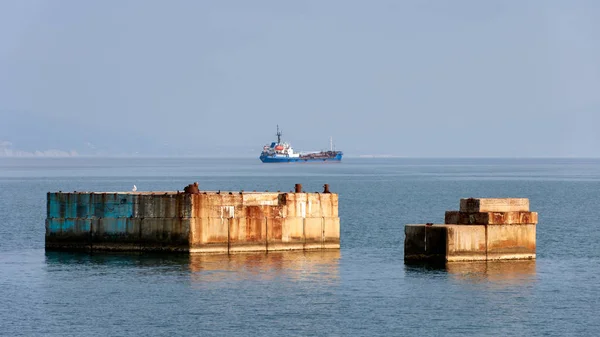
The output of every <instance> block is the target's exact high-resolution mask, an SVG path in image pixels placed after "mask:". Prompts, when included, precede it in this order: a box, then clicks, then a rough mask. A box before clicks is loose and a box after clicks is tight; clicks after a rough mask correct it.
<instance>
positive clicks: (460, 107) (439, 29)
mask: <svg viewBox="0 0 600 337" xmlns="http://www.w3.org/2000/svg"><path fill="white" fill-rule="evenodd" d="M598 17H600V2H598V1H595V0H588V1H583V0H581V1H578V0H574V1H553V0H538V1H533V0H531V1H527V0H525V1H517V0H514V1H512V0H509V1H504V0H503V1H494V0H489V1H479V0H471V1H467V0H456V1H442V0H438V1H427V0H420V1H408V0H406V1H400V0H390V1H386V0H375V1H363V0H361V1H351V0H315V1H311V0H306V1H280V0H273V1H261V0H255V1H244V0H239V1H201V0H189V1H184V0H179V1H177V0H174V1H163V0H159V1H155V0H119V1H116V0H115V1H99V0H98V1H92V0H90V1H79V0H74V1H66V0H55V1H48V0H45V1H36V0H19V1H9V0H0V155H1V154H2V149H4V151H5V152H4V153H5V154H6V153H12V154H14V153H17V152H18V151H21V153H35V151H38V152H37V153H38V154H40V153H41V154H44V153H46V154H49V155H53V154H56V153H77V154H80V155H150V156H153V155H157V156H163V155H169V156H179V155H192V156H232V157H236V156H258V155H259V153H260V151H261V149H262V146H263V145H265V144H267V143H270V142H271V141H272V140H274V138H275V132H276V127H277V125H279V127H280V128H281V129H282V131H283V138H284V139H285V140H286V141H289V142H290V143H291V144H292V145H293V146H294V148H295V150H297V151H308V150H320V149H327V148H329V138H330V137H333V140H334V142H335V144H336V148H337V149H338V150H342V151H344V153H345V154H346V155H347V156H359V155H394V156H401V157H600V132H599V131H598V130H599V128H600V20H597V18H598ZM7 150H10V151H12V152H8V151H7ZM48 151H49V152H48ZM53 151H54V152H53ZM61 151H62V152H61ZM71 151H73V152H71Z"/></svg>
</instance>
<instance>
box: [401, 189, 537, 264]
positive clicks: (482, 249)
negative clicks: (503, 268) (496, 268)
mask: <svg viewBox="0 0 600 337" xmlns="http://www.w3.org/2000/svg"><path fill="white" fill-rule="evenodd" d="M537 222H538V214H537V213H536V212H530V211H529V199H524V198H506V199H486V198H479V199H475V198H469V199H461V200H460V210H459V211H447V212H446V215H445V221H444V224H432V223H428V224H418V225H406V226H405V229H404V232H405V239H404V260H405V261H407V262H414V261H434V262H454V261H490V260H512V259H535V252H536V225H537Z"/></svg>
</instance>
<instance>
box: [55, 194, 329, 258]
mask: <svg viewBox="0 0 600 337" xmlns="http://www.w3.org/2000/svg"><path fill="white" fill-rule="evenodd" d="M190 186H192V187H190ZM196 187H197V185H196V184H194V185H188V190H187V192H186V193H180V192H111V193H93V192H73V193H62V192H59V193H48V195H47V218H46V248H47V249H61V250H84V251H91V250H116V251H145V250H148V251H172V252H193V253H197V252H198V253H237V252H267V251H277V250H312V249H339V247H340V220H339V217H338V195H337V194H335V193H279V192H222V191H218V192H209V191H196V190H195V188H196Z"/></svg>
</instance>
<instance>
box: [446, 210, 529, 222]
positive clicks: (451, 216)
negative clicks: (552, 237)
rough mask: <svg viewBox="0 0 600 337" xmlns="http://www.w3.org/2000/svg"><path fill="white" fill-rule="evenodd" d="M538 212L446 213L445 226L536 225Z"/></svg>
mask: <svg viewBox="0 0 600 337" xmlns="http://www.w3.org/2000/svg"><path fill="white" fill-rule="evenodd" d="M537 222H538V214H537V212H476V213H471V212H461V211H446V215H445V219H444V223H445V224H460V225H511V224H536V223H537Z"/></svg>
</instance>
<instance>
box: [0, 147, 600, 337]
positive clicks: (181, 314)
mask: <svg viewBox="0 0 600 337" xmlns="http://www.w3.org/2000/svg"><path fill="white" fill-rule="evenodd" d="M195 181H197V182H198V183H199V185H200V189H201V190H222V191H226V190H231V191H240V190H245V191H251V190H257V191H265V190H269V191H277V190H281V191H289V190H292V189H293V188H294V184H296V183H301V184H302V185H303V186H304V189H305V190H306V191H310V192H316V191H322V188H323V187H322V186H323V184H329V185H330V189H331V191H332V192H335V193H339V215H340V219H341V249H340V250H333V251H321V252H283V253H269V254H238V255H229V256H228V255H209V256H207V255H200V256H189V255H185V254H184V255H161V254H123V253H121V254H116V253H113V254H106V253H94V254H85V253H63V252H60V253H59V252H46V251H45V250H44V234H45V228H44V220H45V216H46V193H47V192H50V191H129V190H131V189H132V187H133V185H134V184H135V185H136V186H137V188H138V191H162V190H169V191H173V190H183V187H184V186H186V185H187V184H190V183H192V182H195ZM468 197H498V198H502V197H519V198H529V200H530V205H531V211H535V212H538V213H539V224H538V226H537V259H536V260H533V261H519V262H516V261H513V262H494V263H491V262H490V263H459V264H448V265H445V266H432V265H406V264H405V263H404V261H403V255H404V252H403V250H404V247H403V244H404V226H405V225H406V224H414V223H427V222H432V223H443V221H444V212H445V211H447V210H457V209H458V207H459V200H460V199H461V198H468ZM0 335H1V336H102V337H106V336H598V335H600V160H599V159H496V158H494V159H467V158H464V159H463V158H461V159H407V158H347V159H346V158H344V160H343V161H342V162H341V163H322V164H321V163H292V164H263V163H261V162H260V161H259V160H258V159H257V158H238V159H222V158H2V159H0Z"/></svg>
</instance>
